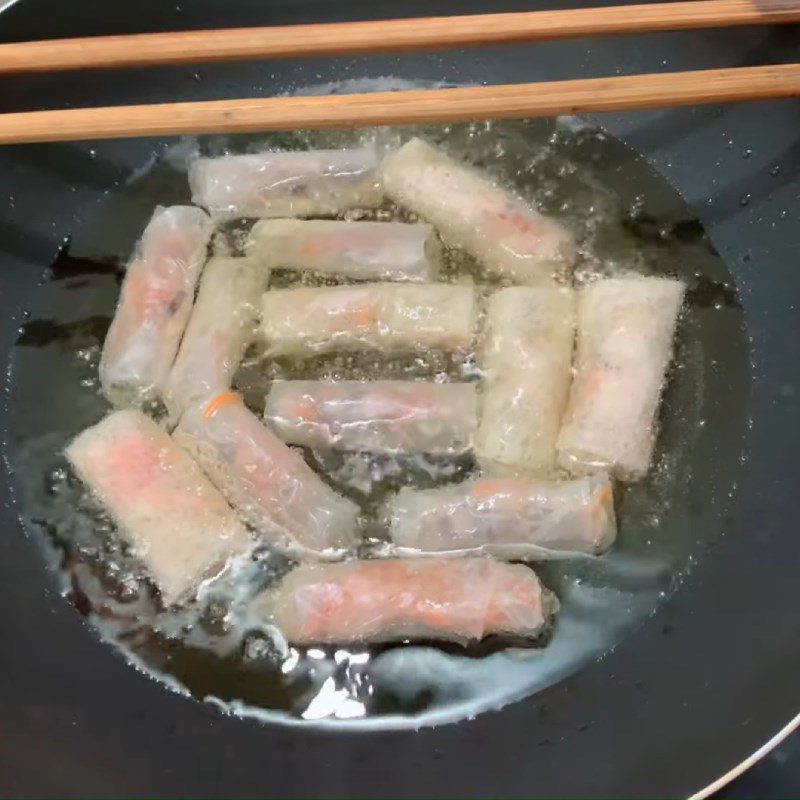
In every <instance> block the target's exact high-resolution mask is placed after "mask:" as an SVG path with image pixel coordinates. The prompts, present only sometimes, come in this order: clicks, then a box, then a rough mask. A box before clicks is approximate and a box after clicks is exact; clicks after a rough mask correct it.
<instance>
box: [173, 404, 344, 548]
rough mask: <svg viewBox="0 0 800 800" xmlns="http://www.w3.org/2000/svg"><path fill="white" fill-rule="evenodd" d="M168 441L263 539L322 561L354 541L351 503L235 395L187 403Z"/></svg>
mask: <svg viewBox="0 0 800 800" xmlns="http://www.w3.org/2000/svg"><path fill="white" fill-rule="evenodd" d="M173 437H174V438H175V440H176V441H177V442H178V443H179V444H180V445H181V447H183V448H185V449H186V450H187V451H188V452H189V453H191V455H192V456H193V457H194V458H195V459H196V460H197V461H198V463H199V464H200V465H201V466H202V467H203V469H204V470H205V471H206V474H207V475H208V476H209V477H210V478H211V480H212V481H213V483H214V484H215V485H216V486H217V487H218V488H219V490H220V491H221V492H222V493H223V494H224V495H225V497H227V498H228V501H229V502H230V503H231V505H232V506H233V507H234V508H235V509H236V510H237V511H238V512H239V514H240V515H241V517H242V519H244V520H245V521H246V522H247V523H248V524H249V525H251V526H252V527H253V528H254V529H255V530H256V531H258V533H259V534H260V535H261V536H262V537H264V538H265V539H266V540H268V541H272V542H275V543H277V544H280V545H282V546H284V547H286V548H289V549H299V550H304V551H307V552H309V554H316V555H322V556H325V555H331V556H333V555H336V551H340V550H341V549H342V548H345V547H348V546H349V545H350V544H352V543H353V540H354V535H355V532H356V526H357V517H358V507H357V506H356V505H355V503H352V502H351V501H350V500H346V499H345V498H344V497H341V496H340V495H339V494H337V493H336V492H335V491H334V490H333V489H331V488H330V487H329V486H328V485H327V484H326V483H324V482H323V481H322V480H321V479H320V478H319V477H318V476H317V475H316V473H315V472H314V471H313V470H312V469H311V467H309V466H308V465H307V464H306V462H305V461H304V460H303V458H302V456H300V455H299V454H298V453H297V452H295V451H294V450H291V449H290V448H289V447H287V446H286V445H285V444H284V443H283V442H282V441H281V440H280V439H279V438H278V437H277V436H276V435H275V434H274V433H273V432H272V431H270V430H269V429H268V428H267V427H266V426H265V425H263V424H262V423H261V421H260V420H259V419H258V418H257V417H255V416H254V415H253V414H252V413H251V412H250V411H249V410H248V409H247V408H246V406H245V405H244V403H242V402H241V400H240V399H239V397H238V396H237V395H235V394H233V393H231V392H227V393H225V394H222V395H219V396H218V397H216V398H214V400H212V401H211V402H210V403H208V404H206V403H200V404H197V405H195V406H192V407H191V408H189V409H188V410H187V411H186V412H185V413H184V414H183V416H182V417H181V421H180V423H179V425H178V427H177V428H176V429H175V432H174V433H173Z"/></svg>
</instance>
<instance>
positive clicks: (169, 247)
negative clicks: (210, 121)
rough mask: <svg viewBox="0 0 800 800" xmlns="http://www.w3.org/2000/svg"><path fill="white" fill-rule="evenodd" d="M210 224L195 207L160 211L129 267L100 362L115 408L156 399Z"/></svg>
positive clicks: (188, 304)
mask: <svg viewBox="0 0 800 800" xmlns="http://www.w3.org/2000/svg"><path fill="white" fill-rule="evenodd" d="M212 231H213V223H212V222H211V220H210V219H209V218H208V216H207V215H206V214H205V212H203V211H201V210H200V209H199V208H192V207H190V206H170V207H169V208H162V207H158V208H157V209H156V210H155V213H154V214H153V216H152V218H151V219H150V222H149V223H148V224H147V228H146V229H145V231H144V233H143V234H142V239H141V241H140V242H139V244H138V246H137V248H136V254H135V255H134V257H133V259H132V261H131V262H130V264H129V265H128V268H127V271H126V274H125V280H124V282H123V284H122V293H121V295H120V300H119V304H118V306H117V311H116V313H115V315H114V319H113V321H112V322H111V327H110V328H109V329H108V335H107V336H106V341H105V344H104V345H103V354H102V357H101V359H100V384H101V386H102V388H103V392H104V393H105V395H106V396H107V397H108V398H109V399H110V400H112V402H115V403H117V404H120V405H123V404H128V403H138V402H141V401H143V400H146V399H150V398H152V397H154V396H160V395H161V392H162V390H163V388H164V383H165V382H166V380H167V376H168V375H169V370H170V367H171V366H172V362H173V361H174V360H175V354H176V353H177V352H178V345H179V344H180V341H181V337H182V336H183V331H184V328H185V327H186V323H187V321H188V319H189V313H190V311H191V309H192V302H193V301H194V289H195V285H196V283H197V279H198V278H199V277H200V271H201V269H202V267H203V263H204V262H205V259H206V248H207V246H208V240H209V239H210V237H211V233H212Z"/></svg>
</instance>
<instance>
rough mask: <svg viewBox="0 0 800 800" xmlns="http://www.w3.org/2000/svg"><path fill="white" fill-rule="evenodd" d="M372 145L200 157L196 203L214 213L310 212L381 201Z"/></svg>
mask: <svg viewBox="0 0 800 800" xmlns="http://www.w3.org/2000/svg"><path fill="white" fill-rule="evenodd" d="M377 167H378V154H377V152H376V150H375V148H373V147H363V148H357V149H353V150H305V151H295V152H266V153H255V154H252V155H229V156H222V157H221V158H198V159H197V160H195V161H194V162H193V163H192V164H191V165H190V166H189V187H190V188H191V190H192V202H193V203H196V204H197V205H200V206H203V208H207V209H208V211H209V213H210V214H211V215H212V216H214V217H224V218H232V217H308V216H316V215H320V214H338V213H340V212H342V211H345V210H347V209H348V208H356V207H361V208H375V207H377V206H379V205H380V203H381V201H382V196H383V193H382V190H381V187H380V181H379V178H378V173H377Z"/></svg>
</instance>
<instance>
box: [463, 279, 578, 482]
mask: <svg viewBox="0 0 800 800" xmlns="http://www.w3.org/2000/svg"><path fill="white" fill-rule="evenodd" d="M486 326H487V327H486V336H485V341H484V344H483V353H482V366H483V368H484V371H485V379H484V381H483V384H482V391H481V422H480V427H479V429H478V436H477V440H476V453H477V457H478V461H479V463H480V465H481V467H482V468H483V469H484V470H485V471H488V472H492V473H496V474H508V473H523V474H524V473H544V474H546V473H548V472H551V471H552V470H553V468H554V467H555V458H556V439H557V437H558V431H559V427H560V425H561V417H562V415H563V413H564V409H565V407H566V404H567V396H568V393H569V385H570V381H571V379H572V349H573V343H574V339H575V295H574V292H573V291H572V290H571V289H557V288H543V287H529V286H513V287H510V288H508V289H501V290H500V291H498V292H495V294H494V295H492V297H491V298H490V299H489V303H488V311H487V316H486Z"/></svg>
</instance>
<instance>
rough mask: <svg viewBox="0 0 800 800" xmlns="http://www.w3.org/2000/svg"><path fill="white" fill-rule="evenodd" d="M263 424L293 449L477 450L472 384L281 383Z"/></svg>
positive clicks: (272, 393)
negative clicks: (475, 447) (473, 446)
mask: <svg viewBox="0 0 800 800" xmlns="http://www.w3.org/2000/svg"><path fill="white" fill-rule="evenodd" d="M264 418H265V419H266V420H267V422H268V423H269V424H270V426H271V427H272V428H273V430H274V431H275V432H276V433H277V434H278V436H280V437H281V439H283V441H284V442H288V443H289V444H297V445H302V446H304V447H310V448H312V449H317V450H324V449H334V450H358V451H365V452H372V453H431V454H437V455H447V454H454V453H461V452H464V451H465V450H469V449H470V448H471V446H472V440H473V436H474V434H475V428H476V427H477V398H476V395H475V387H474V386H473V385H472V384H470V383H427V382H426V383H422V382H415V381H370V382H367V383H363V382H360V381H339V382H336V383H330V382H324V381H276V382H274V383H273V384H272V388H271V390H270V393H269V394H268V395H267V400H266V407H265V410H264Z"/></svg>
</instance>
